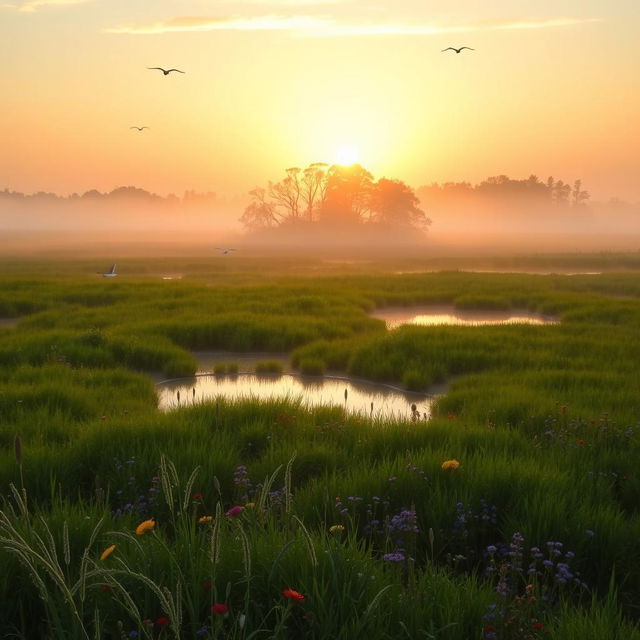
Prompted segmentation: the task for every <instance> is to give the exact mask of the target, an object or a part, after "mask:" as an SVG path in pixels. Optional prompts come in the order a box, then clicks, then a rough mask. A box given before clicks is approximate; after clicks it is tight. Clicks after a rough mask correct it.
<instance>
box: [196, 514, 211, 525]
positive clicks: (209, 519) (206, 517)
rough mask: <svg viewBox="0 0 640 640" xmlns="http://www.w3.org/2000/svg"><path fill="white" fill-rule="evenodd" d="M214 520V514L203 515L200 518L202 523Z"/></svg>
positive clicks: (199, 520)
mask: <svg viewBox="0 0 640 640" xmlns="http://www.w3.org/2000/svg"><path fill="white" fill-rule="evenodd" d="M212 520H213V516H202V517H201V518H198V522H199V523H200V524H202V523H203V522H211V521H212Z"/></svg>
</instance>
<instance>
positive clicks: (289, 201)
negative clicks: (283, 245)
mask: <svg viewBox="0 0 640 640" xmlns="http://www.w3.org/2000/svg"><path fill="white" fill-rule="evenodd" d="M249 195H250V196H251V203H250V204H249V206H248V207H247V208H246V209H245V211H244V213H243V215H242V217H241V218H240V222H242V224H243V225H244V226H245V228H247V229H249V230H259V229H268V228H273V227H279V226H291V225H294V224H317V225H320V226H321V227H323V228H327V229H330V228H333V229H335V228H336V227H342V228H347V227H349V228H352V229H353V228H355V227H357V226H358V225H368V227H369V228H372V229H373V228H376V227H380V228H382V227H385V228H386V229H389V228H393V229H396V230H404V229H407V228H414V229H425V228H426V227H427V226H428V225H429V224H430V220H429V219H428V218H427V217H426V215H425V213H424V211H422V210H421V209H420V208H419V207H418V205H419V204H420V202H419V200H418V198H417V197H416V195H415V193H414V191H413V190H412V189H411V188H410V187H409V186H407V185H406V184H405V183H404V182H402V181H400V180H392V179H387V178H381V179H380V180H378V181H377V182H376V181H375V180H374V177H373V175H372V174H371V173H370V172H369V171H367V170H366V169H365V168H364V167H362V166H361V165H359V164H353V165H350V166H343V165H332V166H328V165H326V164H325V163H322V162H314V163H313V164H311V165H309V166H308V167H307V168H306V169H304V170H302V169H299V168H298V167H291V168H289V169H287V170H286V176H285V177H284V178H283V179H282V180H281V181H280V182H269V185H268V188H267V189H266V190H265V189H261V188H256V189H253V190H252V191H250V192H249Z"/></svg>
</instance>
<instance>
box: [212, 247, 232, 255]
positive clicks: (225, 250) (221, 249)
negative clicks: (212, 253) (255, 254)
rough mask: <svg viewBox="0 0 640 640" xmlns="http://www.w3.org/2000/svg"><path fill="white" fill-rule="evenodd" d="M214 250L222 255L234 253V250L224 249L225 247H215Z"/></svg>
mask: <svg viewBox="0 0 640 640" xmlns="http://www.w3.org/2000/svg"><path fill="white" fill-rule="evenodd" d="M216 249H217V250H218V251H219V252H220V253H223V254H227V253H229V252H230V251H235V249H227V248H225V247H216Z"/></svg>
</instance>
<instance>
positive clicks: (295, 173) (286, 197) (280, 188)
mask: <svg viewBox="0 0 640 640" xmlns="http://www.w3.org/2000/svg"><path fill="white" fill-rule="evenodd" d="M286 173H287V177H286V178H284V180H282V181H280V182H269V196H270V197H271V198H272V199H273V200H274V204H275V206H276V207H280V208H282V209H284V214H283V218H284V219H285V220H289V221H295V220H298V219H299V218H300V198H301V195H302V193H301V190H302V187H301V185H300V169H298V167H291V168H290V169H287V170H286Z"/></svg>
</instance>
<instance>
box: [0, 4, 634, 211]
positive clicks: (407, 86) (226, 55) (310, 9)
mask: <svg viewBox="0 0 640 640" xmlns="http://www.w3.org/2000/svg"><path fill="white" fill-rule="evenodd" d="M488 4H490V5H491V6H490V7H487V6H485V5H488ZM609 4H611V5H616V6H615V7H610V6H608V5H609ZM639 15H640V10H639V9H638V5H637V0H633V1H632V0H616V1H615V2H611V3H605V2H601V1H598V2H596V1H595V0H554V1H553V2H552V1H551V0H540V1H538V2H535V3H534V2H526V1H515V0H498V1H496V2H492V3H486V2H481V1H479V0H460V1H459V2H457V3H455V9H453V8H451V3H445V2H435V1H432V0H397V1H395V2H376V1H375V0H372V1H366V2H365V1H360V0H318V1H315V2H314V1H312V0H279V1H274V2H272V1H269V0H245V1H234V2H223V1H219V0H174V1H168V0H155V1H154V2H146V3H144V2H141V3H135V6H134V5H133V3H129V2H125V1H124V0H93V1H88V0H86V1H83V0H9V2H6V1H5V0H0V53H1V54H2V55H1V57H2V59H3V61H5V66H4V69H3V83H2V84H3V88H2V101H1V102H0V104H1V105H2V118H0V140H1V141H2V143H1V145H2V146H1V147H0V189H2V188H4V187H8V188H10V189H15V190H20V191H26V192H32V191H35V190H40V189H43V190H51V191H55V192H58V193H61V194H66V193H70V192H73V191H78V192H82V191H85V190H87V189H90V188H94V187H95V188H98V189H100V190H110V189H112V188H114V187H116V186H118V185H137V186H140V187H143V188H146V189H149V190H152V191H156V192H158V193H161V194H165V193H168V192H176V193H182V191H184V190H185V189H196V190H199V191H209V190H212V191H217V192H219V193H224V194H228V195H235V194H241V193H245V192H246V191H248V190H249V189H251V188H252V187H253V186H255V185H258V184H264V183H266V181H267V180H269V179H279V178H280V177H281V176H282V173H283V170H284V168H286V167H290V166H306V165H307V164H309V163H311V162H315V161H324V162H328V163H332V162H336V161H339V160H340V158H341V155H340V154H341V149H342V153H344V150H345V149H347V150H351V154H353V155H354V157H355V159H357V160H358V161H359V162H360V163H361V164H362V165H363V166H365V167H367V168H368V169H369V170H370V171H371V172H372V173H373V174H374V175H375V176H376V177H381V176H387V177H393V178H399V179H402V180H404V181H406V182H407V183H408V184H410V185H411V186H413V187H415V188H417V187H419V186H420V185H423V184H428V183H431V182H433V181H439V182H442V181H449V180H454V181H457V180H470V181H472V182H478V181H480V180H482V179H484V178H485V177H487V176H489V175H497V174H501V173H505V174H508V175H510V176H512V177H525V176H527V175H529V174H530V173H535V174H537V175H539V176H540V177H541V178H543V179H546V177H547V176H548V175H554V176H556V177H557V178H560V179H563V180H565V181H573V180H575V179H576V178H581V179H582V180H583V183H584V186H585V188H587V189H589V190H590V191H591V192H592V194H593V196H594V198H596V199H602V200H605V199H608V198H609V197H612V196H619V197H622V198H624V199H627V200H631V201H640V169H639V167H640V117H639V116H638V114H640V71H639V70H640V44H639V42H638V38H637V33H638V27H639V26H640V19H639ZM463 44H465V45H468V46H470V47H473V48H474V49H475V51H463V52H462V53H461V54H459V55H458V54H455V53H453V52H452V51H448V52H446V53H441V51H440V50H441V49H443V48H445V47H447V46H449V45H455V46H460V45H463ZM149 66H165V67H177V68H180V69H183V70H185V71H186V73H185V74H184V75H180V74H176V73H173V74H171V75H169V76H167V77H164V76H163V75H162V74H161V73H160V72H159V71H150V70H147V69H146V67H149ZM131 125H147V126H149V127H150V129H149V130H145V131H143V132H140V133H139V132H137V131H135V130H132V129H130V128H129V127H130V126H131Z"/></svg>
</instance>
